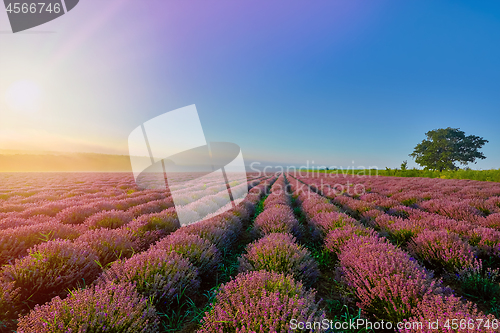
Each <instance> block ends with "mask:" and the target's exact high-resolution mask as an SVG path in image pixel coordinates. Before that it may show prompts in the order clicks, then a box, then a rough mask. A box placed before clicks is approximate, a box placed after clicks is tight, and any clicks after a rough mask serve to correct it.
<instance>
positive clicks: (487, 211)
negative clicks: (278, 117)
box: [0, 173, 500, 332]
mask: <svg viewBox="0 0 500 333" xmlns="http://www.w3.org/2000/svg"><path fill="white" fill-rule="evenodd" d="M0 184H2V185H1V187H0V264H1V270H0V284H1V291H0V331H2V332H14V331H17V332H295V331H298V332H341V331H342V332H377V331H386V332H394V331H399V332H498V331H499V326H498V325H499V323H498V319H497V318H498V316H499V315H500V303H499V301H500V271H499V268H500V184H499V183H493V182H479V181H472V180H453V179H428V178H396V177H368V176H365V177H357V176H349V175H340V176H333V175H330V174H318V173H308V174H307V175H305V173H304V174H302V175H301V174H276V175H268V176H262V175H260V174H257V173H255V174H248V175H247V179H239V180H237V181H235V182H234V183H233V184H232V185H234V186H235V187H234V188H236V189H241V193H243V192H245V193H246V190H248V195H246V196H245V197H244V198H241V199H240V200H238V201H235V205H234V206H231V207H229V206H228V205H231V202H228V201H227V199H225V196H224V195H223V193H227V192H226V188H225V187H224V186H219V185H211V184H210V182H204V183H203V184H201V183H200V184H190V185H189V191H188V190H186V192H185V197H182V198H181V199H179V198H180V197H177V199H176V200H177V202H176V203H175V207H174V200H173V199H172V196H171V195H170V191H165V190H140V189H139V188H137V186H136V185H135V182H134V179H133V177H132V176H131V175H130V174H128V173H43V174H42V173H39V174H37V173H3V174H0ZM181 190H182V189H181ZM237 191H238V190H236V192H237ZM226 195H227V194H226ZM235 195H237V193H235ZM176 208H178V210H179V209H180V210H181V211H182V213H181V214H188V215H189V214H192V215H189V216H192V221H197V220H201V222H197V223H191V224H187V225H182V226H181V224H180V223H179V219H178V215H177V212H176ZM229 208H230V209H229ZM227 209H229V210H227ZM217 210H219V212H222V213H209V212H213V211H217ZM226 210H227V211H226ZM186 216H187V215H186ZM350 322H351V323H352V322H355V323H357V325H356V327H354V326H353V325H348V326H343V325H346V323H350ZM436 323H437V325H438V326H436ZM377 325H378V326H377Z"/></svg>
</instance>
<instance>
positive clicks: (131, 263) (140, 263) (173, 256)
mask: <svg viewBox="0 0 500 333" xmlns="http://www.w3.org/2000/svg"><path fill="white" fill-rule="evenodd" d="M99 281H100V282H103V281H104V282H112V281H114V282H115V283H127V282H132V283H135V286H136V288H137V290H138V291H139V292H140V293H141V294H143V295H144V296H146V297H149V298H151V299H154V302H155V304H158V305H161V306H162V307H165V308H166V307H169V306H170V305H171V304H172V302H173V301H174V300H175V298H176V297H181V295H182V294H183V293H184V292H185V295H186V296H192V295H194V294H195V293H196V291H197V289H198V287H199V285H200V281H199V279H198V271H197V269H196V268H195V267H194V266H193V265H192V264H191V263H190V262H189V260H187V259H185V258H183V257H182V256H181V255H179V254H177V253H175V252H171V253H168V252H167V251H164V250H161V249H157V248H153V249H151V250H148V251H146V252H143V253H139V254H136V255H134V256H133V257H131V258H129V259H127V260H122V261H116V262H114V263H113V264H112V265H111V266H110V268H109V269H108V270H106V271H105V272H104V273H103V274H102V276H101V277H100V279H99Z"/></svg>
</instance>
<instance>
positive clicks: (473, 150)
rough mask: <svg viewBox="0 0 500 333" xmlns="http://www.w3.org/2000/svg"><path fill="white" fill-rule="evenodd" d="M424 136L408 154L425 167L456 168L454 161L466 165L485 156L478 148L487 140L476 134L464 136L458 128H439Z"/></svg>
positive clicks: (430, 168)
mask: <svg viewBox="0 0 500 333" xmlns="http://www.w3.org/2000/svg"><path fill="white" fill-rule="evenodd" d="M425 136H426V137H427V138H426V139H424V140H423V141H422V142H421V143H419V144H418V145H417V146H416V147H415V148H414V150H413V153H411V154H409V156H411V157H413V158H414V159H415V162H416V163H417V164H419V165H421V166H423V167H424V168H425V169H428V170H439V171H443V170H457V169H459V168H458V167H457V166H456V165H455V162H459V163H460V164H462V165H467V164H468V163H477V162H476V160H477V159H483V160H484V159H485V158H486V156H484V154H483V153H482V152H480V151H479V149H480V148H481V147H482V146H483V145H484V144H485V143H487V142H488V140H485V139H484V138H482V137H479V136H476V135H469V136H466V135H465V132H464V131H461V130H460V128H451V127H448V128H439V129H435V130H432V131H429V132H427V133H425Z"/></svg>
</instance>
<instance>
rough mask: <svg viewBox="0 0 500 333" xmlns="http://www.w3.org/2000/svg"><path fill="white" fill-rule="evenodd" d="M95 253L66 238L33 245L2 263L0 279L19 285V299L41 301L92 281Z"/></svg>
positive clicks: (95, 274)
mask: <svg viewBox="0 0 500 333" xmlns="http://www.w3.org/2000/svg"><path fill="white" fill-rule="evenodd" d="M96 261H97V256H96V255H95V254H94V253H93V252H91V251H90V250H86V249H82V248H81V247H78V246H76V245H75V244H73V243H71V242H70V241H68V240H54V241H50V242H47V243H43V244H39V245H35V246H34V247H33V248H31V249H30V250H29V254H28V256H26V257H24V258H21V259H16V261H15V262H14V264H12V265H7V266H4V267H3V269H2V270H1V271H0V279H1V280H3V281H12V282H13V283H14V288H19V294H20V301H22V302H25V301H29V303H30V304H41V303H44V302H47V301H48V300H50V299H51V298H52V297H55V296H64V295H65V294H66V290H67V289H68V288H73V287H76V286H77V285H84V284H89V283H91V282H92V281H93V280H94V279H95V278H96V277H97V276H98V274H99V273H100V271H101V268H100V267H99V266H98V264H97V263H96Z"/></svg>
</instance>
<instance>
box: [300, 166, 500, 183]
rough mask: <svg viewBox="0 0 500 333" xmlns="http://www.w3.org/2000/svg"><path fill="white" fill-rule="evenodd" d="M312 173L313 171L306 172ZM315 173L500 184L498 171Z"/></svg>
mask: <svg viewBox="0 0 500 333" xmlns="http://www.w3.org/2000/svg"><path fill="white" fill-rule="evenodd" d="M303 171H305V170H303ZM308 171H309V172H312V171H313V170H308ZM314 172H315V173H318V172H319V173H325V172H328V173H337V174H338V175H339V176H342V175H343V174H349V175H352V174H353V173H354V175H360V176H362V175H366V176H368V175H372V176H377V175H378V176H392V177H427V178H441V179H471V180H479V181H489V182H500V169H491V170H465V169H460V170H448V171H432V170H418V169H409V170H399V169H388V168H386V169H385V170H375V169H371V170H361V169H360V170H354V171H353V170H352V169H350V170H329V171H325V170H314Z"/></svg>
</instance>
